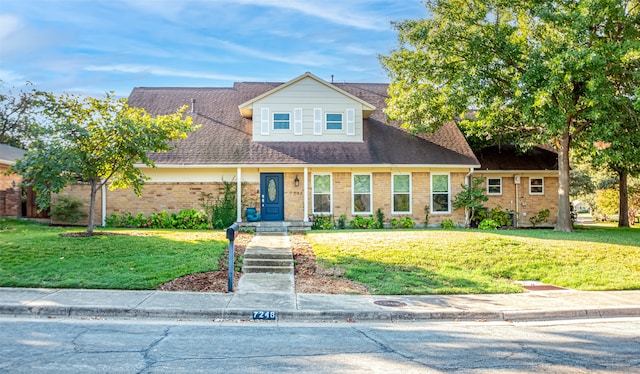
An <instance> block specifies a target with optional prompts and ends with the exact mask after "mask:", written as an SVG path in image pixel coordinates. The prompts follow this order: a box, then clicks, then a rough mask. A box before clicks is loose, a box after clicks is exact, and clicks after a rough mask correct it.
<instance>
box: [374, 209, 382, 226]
mask: <svg viewBox="0 0 640 374" xmlns="http://www.w3.org/2000/svg"><path fill="white" fill-rule="evenodd" d="M375 228H376V229H382V228H384V212H383V211H382V209H380V208H378V210H376V227H375Z"/></svg>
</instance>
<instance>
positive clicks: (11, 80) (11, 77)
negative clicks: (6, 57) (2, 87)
mask: <svg viewBox="0 0 640 374" xmlns="http://www.w3.org/2000/svg"><path fill="white" fill-rule="evenodd" d="M0 81H3V82H5V83H6V84H7V85H9V86H15V85H20V84H24V83H25V82H26V81H27V80H26V79H25V78H24V76H23V75H21V74H20V73H16V72H15V71H11V70H4V69H0Z"/></svg>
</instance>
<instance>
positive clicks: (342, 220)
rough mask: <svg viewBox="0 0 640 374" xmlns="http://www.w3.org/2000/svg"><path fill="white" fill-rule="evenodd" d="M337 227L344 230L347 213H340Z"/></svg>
mask: <svg viewBox="0 0 640 374" xmlns="http://www.w3.org/2000/svg"><path fill="white" fill-rule="evenodd" d="M338 228H339V229H340V230H344V229H346V228H347V215H346V214H341V215H340V217H338Z"/></svg>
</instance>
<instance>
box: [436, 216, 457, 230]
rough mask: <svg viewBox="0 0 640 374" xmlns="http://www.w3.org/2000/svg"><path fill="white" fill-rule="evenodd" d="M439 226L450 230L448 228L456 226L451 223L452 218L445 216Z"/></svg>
mask: <svg viewBox="0 0 640 374" xmlns="http://www.w3.org/2000/svg"><path fill="white" fill-rule="evenodd" d="M440 227H442V228H443V229H447V230H450V229H455V228H456V224H455V223H453V220H452V219H449V218H447V219H444V220H442V223H441V224H440Z"/></svg>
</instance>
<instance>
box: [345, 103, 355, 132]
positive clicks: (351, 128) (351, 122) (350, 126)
mask: <svg viewBox="0 0 640 374" xmlns="http://www.w3.org/2000/svg"><path fill="white" fill-rule="evenodd" d="M355 134H356V111H355V110H354V109H352V108H351V109H347V135H355Z"/></svg>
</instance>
